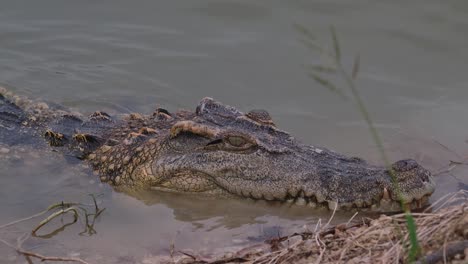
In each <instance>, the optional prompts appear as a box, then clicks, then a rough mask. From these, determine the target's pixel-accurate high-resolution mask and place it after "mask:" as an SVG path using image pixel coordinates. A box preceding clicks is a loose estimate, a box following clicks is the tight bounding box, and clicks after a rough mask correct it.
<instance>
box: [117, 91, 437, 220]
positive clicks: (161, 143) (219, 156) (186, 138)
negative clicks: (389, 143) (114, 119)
mask: <svg viewBox="0 0 468 264" xmlns="http://www.w3.org/2000/svg"><path fill="white" fill-rule="evenodd" d="M138 148H139V149H140V151H141V152H142V153H145V154H144V155H143V156H144V157H145V158H142V159H141V161H140V162H139V163H140V165H138V167H137V168H136V169H135V170H133V171H132V172H131V175H130V176H128V177H126V178H127V179H131V181H132V182H133V183H134V182H135V181H137V182H138V181H140V182H145V183H144V185H150V186H151V188H153V189H157V190H164V191H173V192H186V193H205V194H216V195H234V196H240V197H245V198H252V199H261V200H275V201H284V202H286V201H288V202H295V203H298V204H307V205H309V206H311V207H316V206H325V207H328V208H330V209H332V210H333V209H344V208H362V209H364V208H367V209H368V210H372V211H378V212H394V211H401V205H400V200H401V201H402V203H403V204H404V205H405V206H407V207H409V208H411V209H416V208H421V207H423V206H425V205H426V204H427V203H428V198H429V196H430V195H431V194H432V192H433V191H434V187H435V186H434V181H433V178H432V176H431V174H430V172H429V171H428V170H426V169H424V168H423V167H421V166H420V165H419V164H418V163H416V162H415V161H414V160H401V161H398V162H395V163H394V164H393V165H392V169H390V170H389V169H386V168H384V167H379V166H374V165H370V164H368V163H367V162H365V161H364V160H362V159H359V158H350V157H346V156H344V155H341V154H338V153H336V152H333V151H331V150H328V149H325V148H318V147H314V146H308V145H305V144H302V143H300V142H299V141H298V140H296V139H295V138H293V137H292V136H291V135H290V134H288V133H287V132H284V131H282V130H280V129H278V128H277V127H276V126H275V124H274V123H273V121H272V120H271V118H270V116H269V114H268V113H267V112H265V111H263V110H254V111H251V112H249V113H247V114H244V113H242V112H240V111H238V110H237V109H235V108H233V107H230V106H226V105H223V104H221V103H219V102H217V101H214V100H213V99H211V98H204V99H203V100H202V101H201V102H200V104H199V105H198V106H197V109H196V111H195V114H192V115H191V116H190V118H177V120H174V122H173V123H171V128H170V130H168V131H167V132H164V133H162V134H160V135H159V136H158V138H157V139H154V140H147V141H145V142H144V143H142V145H139V146H138ZM392 175H393V176H392ZM124 176H125V175H124ZM124 178H125V177H124ZM111 182H112V180H111ZM113 182H114V184H116V185H118V184H120V185H122V184H124V185H125V179H122V178H121V177H119V178H118V181H115V180H114V181H113Z"/></svg>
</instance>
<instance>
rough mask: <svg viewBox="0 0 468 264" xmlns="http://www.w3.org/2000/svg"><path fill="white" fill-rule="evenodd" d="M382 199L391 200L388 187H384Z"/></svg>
mask: <svg viewBox="0 0 468 264" xmlns="http://www.w3.org/2000/svg"><path fill="white" fill-rule="evenodd" d="M382 199H385V200H390V194H389V193H388V190H387V188H384V189H383V197H382Z"/></svg>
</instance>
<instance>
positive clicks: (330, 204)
mask: <svg viewBox="0 0 468 264" xmlns="http://www.w3.org/2000/svg"><path fill="white" fill-rule="evenodd" d="M328 209H330V210H332V211H334V210H337V209H338V203H337V202H335V201H328Z"/></svg>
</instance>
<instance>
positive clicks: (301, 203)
mask: <svg viewBox="0 0 468 264" xmlns="http://www.w3.org/2000/svg"><path fill="white" fill-rule="evenodd" d="M296 204H297V205H306V204H307V201H306V200H305V199H304V198H302V197H299V198H297V200H296Z"/></svg>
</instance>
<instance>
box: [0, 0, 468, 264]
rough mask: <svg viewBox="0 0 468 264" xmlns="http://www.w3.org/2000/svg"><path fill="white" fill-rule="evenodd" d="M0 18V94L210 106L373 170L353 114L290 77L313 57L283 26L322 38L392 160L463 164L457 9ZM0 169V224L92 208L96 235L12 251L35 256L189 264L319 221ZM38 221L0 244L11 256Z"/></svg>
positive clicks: (462, 64)
mask: <svg viewBox="0 0 468 264" xmlns="http://www.w3.org/2000/svg"><path fill="white" fill-rule="evenodd" d="M0 7H1V8H0V83H2V84H3V85H5V86H8V87H10V88H11V89H12V90H14V91H15V92H17V93H19V94H21V95H26V96H29V97H31V98H41V99H42V100H46V101H51V102H55V103H58V104H61V105H64V106H66V107H69V108H72V109H74V110H77V111H80V112H85V113H86V112H91V111H95V110H105V111H108V112H111V113H123V112H150V111H151V110H152V109H154V108H155V107H156V106H157V105H161V106H164V107H165V108H168V109H169V110H172V111H174V110H175V109H178V108H188V109H194V107H195V105H196V104H197V102H198V101H199V100H200V99H201V98H203V97H205V96H210V97H214V98H216V99H218V100H220V101H222V102H225V103H227V104H230V105H233V106H236V107H238V108H240V109H241V110H243V111H247V110H249V109H251V108H263V109H267V110H269V112H270V113H271V115H272V116H273V117H274V119H275V122H276V123H277V124H278V126H279V127H281V128H282V129H284V130H287V131H290V132H291V133H292V134H294V135H295V136H296V137H297V138H301V139H302V140H303V141H304V142H306V143H310V144H314V145H318V146H326V147H328V148H331V149H334V150H336V151H339V152H343V153H346V154H349V155H356V156H361V157H364V158H366V159H369V160H371V161H373V162H376V163H378V162H379V158H378V155H377V152H376V149H375V147H374V145H373V143H372V141H371V140H370V139H369V138H370V137H369V134H368V132H367V130H366V126H365V124H364V123H363V122H362V119H361V118H360V116H359V114H358V113H357V112H356V111H355V110H354V106H353V104H352V103H351V102H350V101H344V100H342V99H341V98H339V97H337V96H336V95H335V94H333V93H331V92H330V91H328V90H326V89H324V88H322V87H320V86H318V85H317V84H316V83H314V81H312V80H311V79H309V78H308V77H307V75H306V73H305V71H304V68H303V65H304V64H306V63H316V62H318V61H319V58H320V56H318V55H317V54H314V53H312V52H310V51H309V50H307V49H306V48H305V47H304V46H303V45H302V44H301V43H300V42H299V41H298V38H299V33H298V32H297V31H295V30H294V29H293V26H292V25H293V24H294V23H299V24H302V25H305V26H307V27H309V28H311V29H312V31H313V32H314V34H316V36H317V37H318V38H319V39H323V40H325V42H326V41H327V40H328V39H329V32H328V27H329V26H330V25H331V24H333V25H335V27H336V28H337V30H338V33H339V36H340V39H341V43H342V46H343V50H342V52H343V54H344V55H343V57H344V61H345V63H346V64H347V65H351V64H352V58H353V55H354V54H356V53H359V54H360V56H361V71H360V77H359V79H358V81H357V84H358V86H359V89H360V91H361V93H362V96H363V97H364V99H365V102H366V104H367V106H368V107H369V109H370V111H371V114H372V116H373V118H374V120H375V123H376V125H377V127H378V128H379V130H380V131H381V133H382V135H383V137H384V140H385V145H386V148H387V150H388V152H389V154H390V156H391V157H392V159H399V158H404V157H412V158H415V159H417V160H418V161H420V162H421V163H422V164H423V165H425V166H426V167H428V168H430V169H432V170H437V169H439V168H441V167H443V166H444V165H447V164H448V162H449V160H453V161H457V160H461V159H463V158H466V157H467V156H468V144H467V143H466V142H467V140H468V122H466V120H467V116H468V107H467V103H468V89H467V88H468V77H467V75H466V69H467V68H468V62H467V61H468V52H467V50H466V47H467V46H468V2H465V1H444V2H440V1H428V0H425V1H412V2H411V3H406V2H402V1H393V2H387V3H377V2H375V1H353V2H352V3H351V2H348V1H329V0H327V1H287V2H285V1H257V2H255V3H253V2H252V1H223V2H219V1H206V0H204V1H196V2H185V3H183V4H182V3H176V2H175V1H158V2H156V1H138V3H137V2H135V1H120V0H117V1H58V0H57V1H52V0H43V1H20V0H17V1H3V0H2V1H0ZM31 152H32V153H31ZM1 155H2V158H1V160H0V164H1V166H2V169H1V170H0V200H1V203H0V224H2V223H6V222H9V221H12V220H15V219H18V218H21V217H24V216H27V215H31V214H33V213H36V212H38V211H41V210H42V209H43V208H45V207H47V206H48V205H50V204H52V203H55V202H57V201H62V200H65V201H82V202H87V203H89V198H88V197H87V194H89V193H101V194H102V196H101V197H100V201H101V206H103V207H106V211H105V212H104V213H103V215H102V217H101V218H100V219H99V221H98V222H97V223H96V229H97V232H98V233H97V234H96V235H93V236H80V235H78V233H80V232H81V231H82V230H81V226H77V225H75V226H71V227H68V228H66V229H65V230H63V231H60V232H58V233H57V234H56V235H55V236H53V237H51V238H49V239H31V240H28V241H27V243H26V244H25V245H24V246H25V247H26V248H29V249H33V250H34V251H37V252H40V253H44V254H52V255H70V256H78V257H82V258H85V259H87V260H89V261H90V262H93V263H116V262H121V263H129V262H130V263H132V262H136V263H143V262H145V261H146V262H145V263H148V262H151V261H156V260H155V258H154V256H157V255H160V254H168V252H169V249H170V245H171V244H174V245H175V248H176V250H179V249H185V250H186V249H191V250H193V251H195V252H198V253H203V252H207V251H210V250H211V249H212V248H219V247H237V246H242V245H246V244H250V243H254V242H256V241H260V240H262V239H265V238H269V237H273V236H277V235H278V234H286V233H290V232H294V231H300V230H304V228H310V229H312V228H314V227H315V224H316V223H317V220H318V219H319V218H322V219H327V218H328V217H329V213H328V212H326V211H313V210H310V209H306V208H302V207H297V206H292V207H287V206H282V205H278V204H269V203H261V202H257V203H255V202H251V201H232V200H228V201H224V200H204V199H197V198H195V197H186V196H179V195H170V194H160V193H159V194H154V193H153V194H138V195H137V196H138V197H137V198H135V197H131V196H129V195H125V194H122V193H118V192H115V191H113V190H111V189H110V188H109V187H108V186H106V185H102V184H99V182H98V181H97V180H96V179H95V178H94V177H93V176H92V175H90V174H88V173H87V172H86V169H84V168H82V167H81V165H80V164H79V163H78V164H77V163H76V162H74V161H73V160H69V159H64V158H63V157H60V156H57V155H56V154H54V153H47V154H43V153H41V154H40V155H37V154H34V151H31V150H29V149H23V150H22V149H20V150H15V151H13V150H11V152H10V153H8V154H1ZM7 156H8V157H9V158H8V159H7V158H6V157H7ZM450 174H451V175H450ZM450 174H449V173H445V174H443V175H441V176H439V177H438V178H437V182H438V188H437V191H436V193H435V194H434V196H433V199H436V198H437V197H441V196H442V195H443V194H445V193H447V192H451V191H456V190H457V189H458V188H460V185H459V182H463V183H465V184H467V183H468V176H467V175H468V168H467V167H463V166H458V167H456V168H454V169H453V170H452V171H451V173H450ZM465 188H466V187H465ZM349 216H350V215H349V214H339V215H337V216H336V220H337V221H339V220H344V219H347V218H349ZM66 220H67V219H64V221H66ZM38 221H39V219H37V220H35V221H30V222H26V223H24V224H20V225H17V226H15V227H13V228H9V229H5V230H0V236H1V237H2V238H4V239H8V240H9V241H15V239H16V237H18V236H20V235H21V234H22V233H23V232H27V231H28V230H30V229H31V228H32V226H33V225H34V224H35V223H37V222H38ZM56 223H57V224H58V223H59V221H58V222H56ZM0 255H1V256H2V259H1V260H0V262H1V263H22V262H24V260H23V259H21V258H19V257H18V256H17V255H16V254H15V253H14V252H13V251H11V250H9V249H7V248H6V247H4V246H3V245H0Z"/></svg>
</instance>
